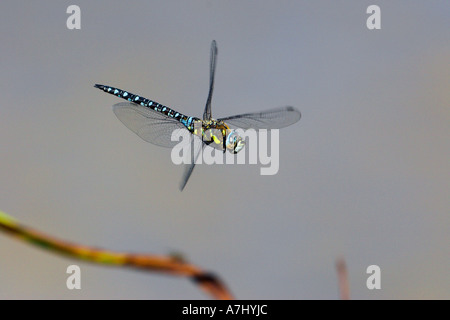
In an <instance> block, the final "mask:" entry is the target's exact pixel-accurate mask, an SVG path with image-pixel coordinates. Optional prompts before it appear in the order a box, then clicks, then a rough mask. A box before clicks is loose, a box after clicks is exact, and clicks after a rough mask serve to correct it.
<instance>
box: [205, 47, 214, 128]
mask: <svg viewBox="0 0 450 320" xmlns="http://www.w3.org/2000/svg"><path fill="white" fill-rule="evenodd" d="M216 64H217V44H216V41H215V40H213V41H212V42H211V60H210V63H209V93H208V99H207V100H206V106H205V111H204V112H203V120H209V119H211V117H212V114H211V99H212V94H213V90H214V75H215V72H216Z"/></svg>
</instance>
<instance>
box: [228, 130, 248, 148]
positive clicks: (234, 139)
mask: <svg viewBox="0 0 450 320" xmlns="http://www.w3.org/2000/svg"><path fill="white" fill-rule="evenodd" d="M226 146H227V149H229V150H230V151H232V152H233V153H238V152H239V151H240V150H241V149H242V148H243V147H244V146H245V141H244V139H242V138H241V137H240V136H239V135H238V134H237V133H236V131H235V130H232V131H231V132H230V133H229V134H228V137H227V140H226Z"/></svg>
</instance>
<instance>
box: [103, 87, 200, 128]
mask: <svg viewBox="0 0 450 320" xmlns="http://www.w3.org/2000/svg"><path fill="white" fill-rule="evenodd" d="M94 87H96V88H98V89H100V90H103V91H105V92H106V93H110V94H112V95H115V96H117V97H119V98H122V99H125V100H127V101H130V102H133V103H136V104H138V105H141V106H143V107H146V108H150V109H152V110H154V111H156V112H159V113H162V114H164V115H166V116H168V117H170V118H173V119H175V120H178V121H180V122H181V123H182V124H184V126H185V127H186V128H187V129H188V130H189V131H192V130H193V129H194V128H193V127H194V121H195V120H199V119H198V118H194V117H188V116H186V115H184V114H182V113H179V112H177V111H175V110H173V109H171V108H169V107H166V106H164V105H162V104H160V103H158V102H156V101H153V100H150V99H147V98H144V97H141V96H139V95H136V94H134V93H131V92H128V91H125V90H121V89H118V88H114V87H110V86H104V85H102V84H96V85H95V86H94Z"/></svg>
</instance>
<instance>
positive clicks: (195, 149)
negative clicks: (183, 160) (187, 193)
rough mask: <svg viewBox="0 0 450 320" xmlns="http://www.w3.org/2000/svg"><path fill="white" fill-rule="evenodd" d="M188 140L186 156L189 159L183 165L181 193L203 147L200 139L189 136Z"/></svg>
mask: <svg viewBox="0 0 450 320" xmlns="http://www.w3.org/2000/svg"><path fill="white" fill-rule="evenodd" d="M190 137H191V139H190V148H189V152H188V154H187V156H188V157H189V158H190V159H187V160H188V163H187V164H185V165H184V172H183V177H182V178H181V182H180V190H181V191H183V189H184V187H185V186H186V183H187V182H188V180H189V178H190V176H191V174H192V172H193V171H194V168H195V164H196V162H197V159H198V157H199V155H200V153H201V151H202V149H203V148H204V147H205V144H204V143H203V141H202V139H201V138H200V137H198V136H195V135H193V134H191V136H190Z"/></svg>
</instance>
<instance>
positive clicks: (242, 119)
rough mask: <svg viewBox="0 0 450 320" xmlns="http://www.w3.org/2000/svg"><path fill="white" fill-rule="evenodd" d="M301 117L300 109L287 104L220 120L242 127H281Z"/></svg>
mask: <svg viewBox="0 0 450 320" xmlns="http://www.w3.org/2000/svg"><path fill="white" fill-rule="evenodd" d="M300 117H301V114H300V111H298V110H297V109H295V108H294V107H290V106H287V107H281V108H274V109H270V110H266V111H262V112H255V113H245V114H239V115H235V116H231V117H226V118H221V119H219V120H221V121H224V122H225V123H226V124H228V125H231V126H233V127H238V128H242V129H250V128H252V129H280V128H284V127H287V126H290V125H291V124H294V123H296V122H297V121H298V120H300Z"/></svg>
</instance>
